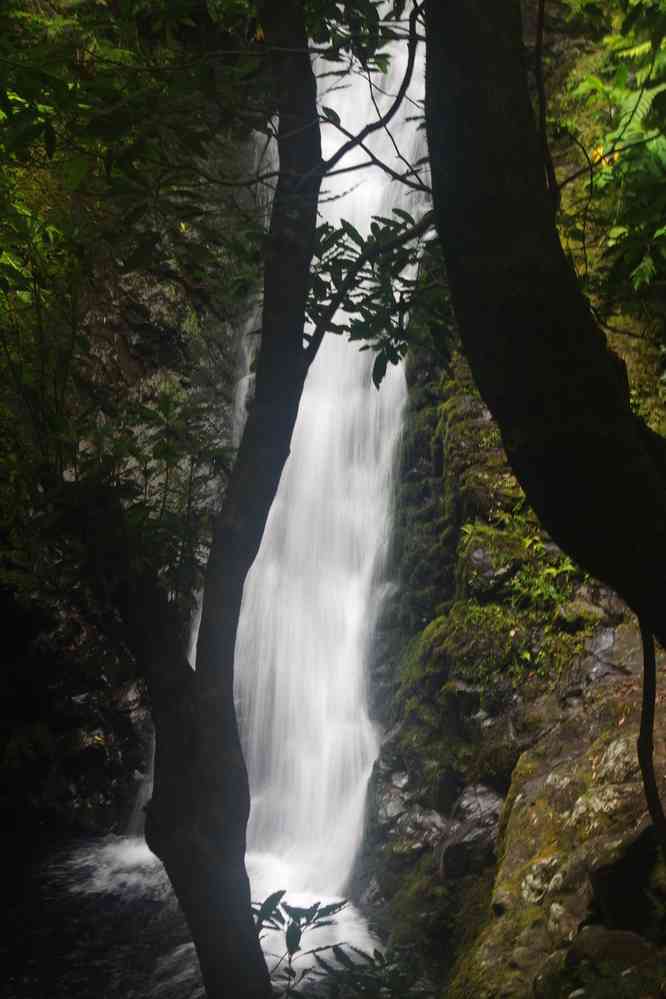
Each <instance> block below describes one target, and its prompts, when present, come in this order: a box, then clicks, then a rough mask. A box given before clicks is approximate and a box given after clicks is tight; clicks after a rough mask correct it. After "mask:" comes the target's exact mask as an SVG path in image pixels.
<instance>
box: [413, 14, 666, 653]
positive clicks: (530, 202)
mask: <svg viewBox="0 0 666 999" xmlns="http://www.w3.org/2000/svg"><path fill="white" fill-rule="evenodd" d="M426 19H427V72H426V92H427V107H426V117H427V128H428V140H429V145H430V155H431V160H432V179H433V192H434V200H435V212H436V221H437V227H438V231H439V236H440V239H441V242H442V246H443V250H444V256H445V260H446V266H447V273H448V281H449V285H450V289H451V295H452V300H453V305H454V309H455V313H456V317H457V320H458V323H459V327H460V334H461V338H462V342H463V346H464V349H465V352H466V354H467V357H468V359H469V362H470V364H471V367H472V371H473V374H474V377H475V379H476V382H477V385H478V386H479V389H480V391H481V394H482V396H483V398H484V400H485V402H486V403H487V405H488V407H489V409H490V410H491V412H492V413H493V415H494V417H495V418H496V420H497V422H498V424H499V427H500V430H501V432H502V437H503V441H504V445H505V447H506V451H507V454H508V457H509V461H510V463H511V466H512V468H513V469H514V471H515V473H516V475H517V477H518V479H519V481H520V483H521V485H522V486H523V488H524V490H525V493H526V495H527V498H528V500H529V502H530V503H531V505H532V506H533V507H534V509H535V511H536V512H537V514H538V516H539V518H540V520H541V522H542V523H543V525H544V526H545V527H546V529H547V530H548V531H549V533H550V534H551V535H552V537H553V538H554V539H555V540H556V541H557V542H558V544H560V545H561V547H562V548H563V549H564V550H565V551H567V552H568V553H569V554H570V555H571V556H572V557H573V558H575V559H576V561H577V562H578V563H579V564H580V565H582V566H583V567H584V568H585V569H587V570H588V571H589V572H591V573H592V574H593V575H595V576H597V577H598V578H599V579H602V580H605V581H606V582H607V583H609V584H610V585H611V586H612V587H613V588H614V589H615V590H616V591H617V592H618V593H619V594H620V595H621V596H622V597H623V598H624V599H625V600H626V601H627V603H628V604H629V605H630V606H631V607H632V608H633V609H634V610H635V611H636V612H637V613H639V615H640V616H641V618H642V620H643V622H644V624H645V626H646V627H647V628H648V629H649V630H650V631H651V632H652V633H653V634H655V635H656V636H657V638H658V639H659V640H660V642H661V643H662V645H663V644H665V643H666V622H665V620H664V613H663V608H664V606H665V601H666V473H665V468H666V463H665V461H664V441H663V440H662V439H661V438H659V437H658V436H657V435H655V434H653V433H652V432H651V431H649V430H648V429H647V428H646V427H645V425H644V424H643V423H642V421H641V420H639V419H638V418H637V417H636V416H635V415H634V414H633V413H632V411H631V408H630V405H629V392H628V384H627V378H626V372H625V369H624V364H623V362H622V361H620V359H619V358H618V357H617V356H616V355H615V354H614V353H613V352H612V351H611V350H610V349H609V348H608V346H607V344H606V340H605V337H604V335H603V333H602V332H601V331H600V329H599V328H598V326H597V325H596V323H595V321H594V319H593V316H592V314H591V312H590V309H589V307H588V304H587V302H586V300H585V298H584V297H583V295H582V293H581V292H580V290H579V288H578V285H577V281H576V276H575V274H574V272H573V269H572V268H571V266H570V264H569V262H568V261H567V259H566V258H565V256H564V253H563V251H562V248H561V245H560V242H559V238H558V235H557V231H556V229H555V225H554V219H553V209H552V202H551V200H550V197H549V194H548V191H547V189H546V184H545V182H544V163H543V154H542V149H541V143H540V139H539V135H538V132H537V129H536V127H535V122H534V115H533V112H532V108H531V106H530V100H529V95H528V90H527V82H526V70H525V65H524V52H523V45H522V36H521V23H520V4H519V0H506V2H504V3H501V4H500V3H498V2H497V0H465V3H459V2H457V0H429V2H428V3H427V6H426Z"/></svg>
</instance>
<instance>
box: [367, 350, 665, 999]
mask: <svg viewBox="0 0 666 999" xmlns="http://www.w3.org/2000/svg"><path fill="white" fill-rule="evenodd" d="M635 350H636V351H638V353H636V354H635V355H634V356H630V357H627V362H628V366H629V368H630V372H631V373H632V374H633V375H634V376H636V374H637V373H638V375H640V376H641V377H642V379H643V382H642V384H643V385H645V384H647V383H648V382H649V378H650V375H649V372H650V370H651V369H650V363H651V362H650V359H649V358H646V357H645V356H644V354H643V355H641V354H640V351H639V348H638V347H636V348H635ZM408 381H409V385H410V395H409V404H408V413H407V421H406V429H405V436H404V442H403V451H402V468H401V476H400V487H399V496H398V499H397V515H396V516H397V538H396V561H397V564H398V566H399V569H400V572H399V575H400V579H401V583H400V587H399V589H398V592H397V593H396V594H395V595H394V597H393V600H392V603H391V606H390V607H389V609H388V611H387V613H386V615H385V625H384V627H383V629H382V631H381V635H380V640H379V641H378V646H377V654H376V660H375V664H374V669H373V682H372V687H373V691H374V702H373V704H374V710H375V713H376V715H377V717H378V718H379V719H380V721H381V723H382V724H383V726H384V729H385V732H386V735H385V738H384V741H383V745H382V749H381V754H380V757H379V760H378V762H377V764H376V766H375V770H374V773H373V777H372V780H371V790H370V803H369V815H368V826H367V836H366V842H365V844H364V851H363V860H362V864H361V866H362V867H364V868H365V869H367V876H366V878H365V881H363V880H362V879H361V883H360V885H357V888H358V892H359V894H361V896H362V902H363V904H364V905H365V907H366V909H367V910H368V911H369V912H370V914H371V918H372V919H373V920H374V922H375V923H376V924H377V925H379V926H381V927H383V928H384V930H385V931H386V932H387V933H388V934H389V935H390V941H391V943H392V944H393V945H394V946H395V947H398V948H400V949H401V950H402V951H403V952H404V953H407V954H411V955H412V956H415V957H416V960H418V961H419V962H421V963H422V965H423V967H424V968H425V971H426V975H427V977H428V979H429V980H430V981H431V983H433V985H434V989H435V991H438V990H439V989H440V988H441V989H442V990H443V991H442V995H443V996H444V995H445V996H446V997H447V999H467V997H472V996H474V997H475V999H498V997H505V999H509V997H511V999H519V997H520V999H523V997H528V996H538V997H542V999H556V997H560V996H562V997H564V996H569V997H571V996H576V997H579V996H580V997H582V996H586V997H588V996H589V997H595V996H598V997H602V996H609V995H611V994H612V995H615V996H623V997H624V996H626V997H634V996H635V997H636V999H638V997H646V999H647V997H651V996H658V995H663V994H665V993H664V989H665V988H666V951H664V949H663V947H662V945H663V942H664V941H663V934H664V919H665V916H666V868H665V867H664V863H663V860H661V859H660V858H659V857H658V853H657V848H656V843H655V839H654V836H653V830H652V828H651V826H650V823H649V820H648V816H647V812H646V806H645V801H644V797H643V791H642V785H641V781H640V774H639V770H638V764H637V760H636V751H635V740H636V736H637V731H638V723H639V713H640V693H641V672H642V650H641V642H640V634H639V631H638V627H637V623H636V621H635V619H634V617H633V615H632V614H631V613H630V612H629V611H628V610H627V608H626V607H624V606H623V605H622V603H621V602H620V601H619V600H618V598H617V597H616V596H615V595H614V594H613V593H612V592H611V591H610V590H608V589H607V588H606V587H604V586H602V585H600V584H599V583H597V582H596V581H595V580H593V579H590V578H588V577H587V576H585V574H583V573H581V572H580V571H579V570H578V569H577V567H576V566H575V565H574V564H573V563H572V562H571V560H570V559H569V558H568V557H567V556H566V555H565V554H564V553H563V552H562V551H561V550H560V549H559V548H558V547H557V546H556V545H555V544H554V543H553V542H552V541H551V540H550V539H549V538H548V537H547V536H546V535H545V534H544V532H543V531H542V530H541V529H540V527H539V525H538V522H537V521H536V518H535V517H534V515H533V514H532V513H531V511H530V510H529V509H528V508H527V506H526V504H525V501H524V498H523V495H522V492H521V490H520V487H519V486H518V484H517V482H516V480H515V479H514V477H513V475H512V474H511V472H510V470H509V468H508V466H507V463H506V459H505V456H504V452H503V450H502V447H501V442H500V439H499V434H498V431H497V428H496V427H495V425H494V423H493V421H492V419H491V417H490V414H489V412H488V411H487V409H486V408H485V406H484V405H483V403H482V401H481V399H480V398H479V396H478V394H477V392H476V390H475V388H474V386H473V383H472V381H471V378H470V374H469V371H468V368H467V365H466V363H465V361H464V359H463V358H462V356H461V355H460V353H459V351H458V350H457V348H456V347H455V342H454V343H453V345H452V349H451V353H450V357H449V358H447V359H442V358H441V357H439V356H438V355H437V354H436V352H435V351H434V349H433V348H432V346H431V345H430V346H429V345H427V344H426V345H422V346H420V347H418V348H416V349H415V350H414V351H413V352H412V356H411V358H410V360H409V364H408ZM646 391H647V390H646ZM621 474H622V470H621V469H618V475H621ZM572 488H575V484H574V483H572ZM618 529H621V530H629V529H630V525H620V526H619V528H618ZM389 622H390V624H389ZM665 663H666V659H665V658H664V655H663V654H661V655H660V657H659V659H658V668H659V682H660V685H661V683H663V671H664V665H665ZM657 715H658V720H657V726H656V732H655V743H656V745H655V760H656V770H657V774H658V780H659V784H660V790H661V794H662V796H664V795H666V741H665V739H664V734H665V728H664V724H663V708H662V707H661V704H658V706H657Z"/></svg>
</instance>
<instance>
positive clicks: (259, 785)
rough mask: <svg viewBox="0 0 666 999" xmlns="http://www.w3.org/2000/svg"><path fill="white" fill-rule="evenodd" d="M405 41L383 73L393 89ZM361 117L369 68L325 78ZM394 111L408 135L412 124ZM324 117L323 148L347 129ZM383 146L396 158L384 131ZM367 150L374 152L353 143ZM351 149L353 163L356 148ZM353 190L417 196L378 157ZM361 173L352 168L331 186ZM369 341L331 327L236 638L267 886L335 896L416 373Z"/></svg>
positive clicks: (258, 853)
mask: <svg viewBox="0 0 666 999" xmlns="http://www.w3.org/2000/svg"><path fill="white" fill-rule="evenodd" d="M403 72H404V56H402V57H401V54H400V53H398V54H397V55H396V56H395V58H394V63H393V68H392V72H391V78H390V79H389V80H388V81H386V83H385V89H387V90H388V91H392V90H395V88H396V87H397V83H398V82H399V80H401V79H402V75H403ZM324 103H326V105H327V106H333V107H334V108H335V110H336V111H337V113H338V115H339V116H340V120H341V122H342V124H343V126H344V127H345V128H346V129H347V130H348V131H350V132H354V133H357V132H358V131H360V129H361V128H362V127H363V126H364V125H365V124H366V123H367V122H368V121H369V120H372V118H373V117H374V116H375V112H374V110H373V108H372V103H371V99H370V95H369V91H368V82H367V79H365V78H364V77H362V76H357V77H352V78H351V82H350V83H349V85H348V86H347V87H346V88H345V89H343V90H339V91H337V92H336V93H334V94H328V95H327V96H326V98H325V101H324ZM405 117H406V113H405V112H402V121H400V122H398V124H396V125H394V126H392V132H393V135H394V137H395V138H396V139H397V140H398V142H400V141H401V140H402V141H405V142H406V145H407V149H408V151H409V150H410V149H411V148H412V147H413V145H414V140H413V138H406V133H407V131H408V130H409V129H410V128H411V129H412V131H413V125H410V124H408V123H406V122H405V120H404V119H405ZM338 135H339V133H337V132H336V130H335V129H334V127H333V126H332V125H331V126H325V128H324V142H325V146H326V145H329V146H331V147H332V148H329V149H328V150H327V149H326V148H325V155H328V154H330V153H331V152H332V151H333V150H334V148H335V147H336V145H337V144H338V139H337V136H338ZM372 148H373V152H374V153H375V155H377V156H379V157H380V158H382V159H384V160H385V161H386V162H389V163H395V159H396V157H395V151H394V148H393V145H392V143H391V140H390V138H389V137H388V136H387V135H386V133H384V132H379V133H378V134H377V135H376V136H375V137H374V138H373V140H372ZM353 155H354V156H355V158H356V159H357V160H358V159H361V160H362V159H363V158H364V156H363V154H360V156H359V155H358V154H353ZM344 165H345V166H346V165H347V161H346V160H345V162H344ZM352 177H353V183H355V184H356V185H357V186H356V188H355V189H354V190H352V191H351V192H350V193H348V194H347V195H345V196H344V198H341V199H340V200H329V201H327V202H325V203H324V205H323V209H322V216H323V218H324V219H327V220H329V221H331V222H335V221H337V220H338V218H339V217H340V216H342V217H344V218H346V219H347V220H348V221H350V222H351V223H352V224H353V225H354V226H355V227H356V228H357V229H358V230H359V231H361V232H363V231H367V229H368V228H369V223H370V219H371V216H372V215H374V214H389V213H390V207H387V201H388V204H389V205H390V204H391V203H392V204H393V205H395V204H396V202H397V203H400V201H402V204H403V205H404V199H405V195H404V191H402V190H400V189H399V188H397V187H396V186H395V185H392V187H391V192H390V194H391V198H387V188H388V182H387V179H386V177H385V175H383V174H381V173H380V172H379V171H377V170H373V171H364V172H363V173H359V174H358V175H352ZM349 185H350V175H349V174H345V175H343V176H341V177H339V178H334V179H332V180H331V181H329V182H328V183H327V194H328V195H334V196H335V195H340V194H342V193H343V192H344V191H345V189H346V188H348V187H349ZM371 367H372V357H371V355H370V354H369V353H360V352H358V351H357V350H356V349H355V347H354V346H353V345H350V344H349V343H346V342H344V341H342V340H341V339H339V338H337V337H335V336H332V335H328V336H327V337H326V339H325V342H324V344H323V345H322V348H321V350H320V352H319V355H318V357H317V359H316V361H315V363H314V365H313V367H312V369H311V371H310V374H309V376H308V379H307V383H306V386H305V391H304V394H303V398H302V400H301V406H300V410H299V416H298V421H297V425H296V428H295V432H294V437H293V441H292V450H291V456H290V458H289V460H288V462H287V466H286V468H285V471H284V474H283V476H282V481H281V483H280V487H279V490H278V494H277V496H276V499H275V502H274V504H273V507H272V510H271V513H270V516H269V519H268V523H267V526H266V531H265V534H264V538H263V541H262V545H261V549H260V552H259V555H258V557H257V559H256V561H255V564H254V566H253V568H252V570H251V572H250V574H249V575H248V578H247V581H246V585H245V592H244V598H243V608H242V612H241V620H240V624H239V632H238V639H237V645H236V697H237V706H238V712H239V717H240V723H241V731H242V737H243V743H244V750H245V753H246V759H247V763H248V769H249V773H250V787H251V793H252V811H251V816H250V825H249V830H248V849H249V853H248V868H249V871H250V876H251V879H252V881H253V887H254V890H255V894H256V895H257V896H261V895H262V894H264V893H265V892H266V891H268V890H273V889H277V888H287V889H289V890H290V891H295V892H307V893H317V897H319V896H321V895H327V896H336V895H339V894H340V893H342V892H343V891H344V890H345V885H346V882H347V880H348V877H349V874H350V872H351V868H352V864H353V860H354V854H355V851H356V850H357V848H358V845H359V843H360V839H361V835H362V824H363V811H364V799H365V793H366V787H367V781H368V778H369V775H370V771H371V768H372V764H373V762H374V759H375V758H376V755H377V752H378V746H379V741H378V733H377V731H376V729H375V726H374V725H373V724H372V722H371V721H370V719H369V717H368V710H367V692H366V662H367V657H368V649H369V641H370V638H371V635H372V631H373V627H374V624H375V623H376V619H377V614H378V611H379V609H380V602H381V592H382V582H383V580H382V575H383V572H384V570H385V560H386V554H387V543H388V538H389V533H390V507H391V495H392V485H391V480H392V471H393V465H394V458H395V452H396V443H397V440H398V436H399V433H400V424H401V413H402V406H403V402H404V398H405V382H404V375H403V372H402V370H401V369H393V370H390V371H389V372H388V374H387V377H386V379H385V381H384V383H383V384H382V386H381V391H379V392H377V391H376V390H375V388H374V387H373V385H372V380H371Z"/></svg>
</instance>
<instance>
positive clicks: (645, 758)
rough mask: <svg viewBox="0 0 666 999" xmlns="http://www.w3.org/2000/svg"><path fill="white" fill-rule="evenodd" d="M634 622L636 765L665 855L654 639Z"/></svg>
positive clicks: (665, 817)
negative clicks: (638, 683) (639, 684)
mask: <svg viewBox="0 0 666 999" xmlns="http://www.w3.org/2000/svg"><path fill="white" fill-rule="evenodd" d="M638 622H639V624H640V628H641V641H642V642H643V703H642V705H641V727H640V732H639V735H638V739H637V740H636V749H637V751H638V763H639V766H640V768H641V775H642V777H643V790H644V792H645V800H646V802H647V806H648V811H649V813H650V818H651V819H652V821H653V822H654V827H655V829H656V830H657V836H658V838H659V842H660V844H661V848H662V850H663V851H664V853H666V815H664V809H663V806H662V804H661V799H660V797H659V789H658V787H657V779H656V777H655V772H654V705H655V694H656V689H657V662H656V656H655V649H654V636H653V634H652V632H651V630H650V628H649V627H648V625H647V624H646V622H645V620H644V619H643V618H642V617H639V619H638Z"/></svg>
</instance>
